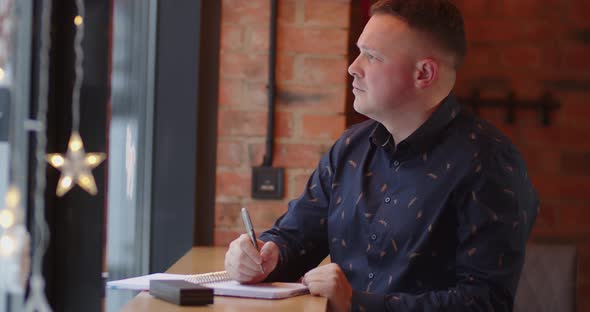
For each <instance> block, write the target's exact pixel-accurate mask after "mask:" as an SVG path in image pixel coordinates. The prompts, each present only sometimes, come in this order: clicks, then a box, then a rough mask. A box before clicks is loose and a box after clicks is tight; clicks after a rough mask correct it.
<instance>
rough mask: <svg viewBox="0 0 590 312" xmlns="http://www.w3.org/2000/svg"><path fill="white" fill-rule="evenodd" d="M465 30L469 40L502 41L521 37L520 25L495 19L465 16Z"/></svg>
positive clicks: (515, 39)
mask: <svg viewBox="0 0 590 312" xmlns="http://www.w3.org/2000/svg"><path fill="white" fill-rule="evenodd" d="M464 22H465V32H466V34H467V39H468V41H469V42H502V41H517V40H519V39H522V35H521V33H522V31H520V30H519V29H520V27H522V26H521V25H518V24H516V23H512V22H507V23H504V22H503V21H499V20H497V19H484V18H468V17H465V21H464Z"/></svg>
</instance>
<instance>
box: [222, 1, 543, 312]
mask: <svg viewBox="0 0 590 312" xmlns="http://www.w3.org/2000/svg"><path fill="white" fill-rule="evenodd" d="M371 14H372V17H371V18H370V20H369V22H368V23H367V25H366V26H365V28H364V30H363V32H362V34H361V36H360V37H359V39H358V41H357V45H358V47H359V49H360V55H359V56H358V57H357V59H356V60H355V61H354V62H353V63H352V64H351V65H350V67H349V69H348V70H349V73H350V75H352V76H353V77H354V81H353V93H354V95H355V101H354V108H355V110H357V111H358V112H359V113H361V114H364V115H366V116H368V117H369V118H370V119H371V120H369V121H366V122H363V123H360V124H357V125H354V126H352V127H351V128H350V129H348V130H347V131H346V132H345V133H344V134H343V135H342V137H341V138H340V139H339V140H338V141H337V142H336V143H335V144H334V145H333V146H332V148H331V149H330V151H329V152H328V153H327V154H326V155H324V156H323V157H322V159H321V160H320V162H319V165H318V167H317V169H316V170H315V171H314V173H313V174H312V176H311V177H310V179H309V182H308V184H307V187H306V190H305V191H304V193H303V194H302V195H301V197H300V198H299V199H297V200H294V201H292V202H291V203H290V204H289V209H288V212H287V213H285V214H284V215H283V216H282V217H281V218H280V219H279V220H277V221H276V223H275V225H274V226H273V228H272V229H270V230H268V231H266V232H265V233H263V234H262V235H261V236H260V241H259V246H260V248H261V251H260V253H258V252H257V251H256V249H255V248H254V247H253V245H252V244H251V243H250V241H249V240H248V237H247V236H246V235H242V236H241V237H240V238H238V239H236V240H235V241H233V242H232V243H231V244H230V247H229V250H228V252H227V254H226V263H225V266H226V269H227V270H228V271H229V273H230V274H231V276H232V277H233V278H234V279H236V280H239V281H241V282H245V283H252V282H258V281H262V280H269V281H272V280H286V281H295V280H298V279H299V278H301V277H303V279H302V282H303V283H305V284H306V285H307V286H308V287H309V290H310V292H311V293H312V294H315V295H320V296H325V297H327V298H328V303H329V308H330V309H331V310H334V311H347V310H354V311H357V310H360V311H363V310H364V311H385V310H386V311H439V310H442V311H511V310H512V306H513V301H514V296H515V292H516V287H517V284H518V280H519V276H520V272H521V269H522V265H523V261H524V253H525V244H526V241H527V238H528V235H529V234H530V230H531V227H532V225H533V223H534V220H535V217H536V214H537V209H538V208H537V207H538V201H537V197H536V193H535V191H534V189H533V187H532V185H531V183H530V181H529V179H528V176H527V172H526V168H525V164H524V161H523V159H522V157H521V156H520V154H519V153H518V151H517V150H516V148H515V147H514V146H513V145H512V144H511V143H510V142H509V140H508V139H507V138H506V137H504V136H503V135H502V134H501V133H500V132H499V131H498V130H496V129H495V128H494V127H493V126H492V125H491V124H489V123H486V122H484V121H482V120H479V119H477V118H476V117H474V116H473V115H472V114H470V113H468V112H466V111H464V110H462V109H461V107H460V105H459V104H458V103H457V100H456V98H455V97H454V96H453V94H452V92H451V91H452V89H453V86H454V83H455V76H456V72H457V69H458V68H459V66H460V65H461V63H462V61H463V58H464V56H465V50H466V48H465V46H466V43H465V34H464V30H463V20H462V17H461V15H460V13H459V11H458V10H457V9H456V7H455V6H454V5H452V4H451V3H450V2H449V1H445V0H382V1H379V2H377V3H376V4H374V5H373V6H372V8H371ZM328 254H329V255H330V258H331V261H332V263H331V264H329V265H325V266H320V267H316V266H317V265H318V263H319V262H321V260H322V259H323V258H324V257H325V256H327V255H328ZM260 265H262V267H263V269H262V270H261V269H260Z"/></svg>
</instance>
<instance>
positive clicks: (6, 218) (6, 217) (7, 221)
mask: <svg viewBox="0 0 590 312" xmlns="http://www.w3.org/2000/svg"><path fill="white" fill-rule="evenodd" d="M14 219H15V218H14V213H13V212H12V211H10V210H8V209H3V210H2V211H0V226H2V227H3V228H4V229H8V228H9V227H11V226H13V225H14Z"/></svg>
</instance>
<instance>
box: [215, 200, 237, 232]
mask: <svg viewBox="0 0 590 312" xmlns="http://www.w3.org/2000/svg"><path fill="white" fill-rule="evenodd" d="M241 208H242V205H240V204H239V203H216V204H215V227H216V228H218V229H219V228H226V229H239V227H240V225H241V223H242V218H241V216H240V210H241Z"/></svg>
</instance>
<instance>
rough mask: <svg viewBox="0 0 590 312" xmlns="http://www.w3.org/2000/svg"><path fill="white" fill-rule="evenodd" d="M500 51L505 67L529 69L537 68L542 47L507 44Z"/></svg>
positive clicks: (540, 58) (539, 63)
mask: <svg viewBox="0 0 590 312" xmlns="http://www.w3.org/2000/svg"><path fill="white" fill-rule="evenodd" d="M511 2H512V1H511ZM500 51H501V52H500V53H501V54H502V57H501V59H502V64H503V65H504V66H506V68H511V69H512V70H518V69H530V68H537V67H539V66H540V65H541V60H542V56H541V55H542V49H541V48H539V47H537V46H534V45H520V46H508V47H504V48H503V49H500ZM529 80H530V78H529Z"/></svg>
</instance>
